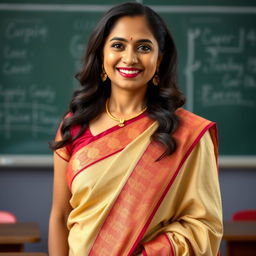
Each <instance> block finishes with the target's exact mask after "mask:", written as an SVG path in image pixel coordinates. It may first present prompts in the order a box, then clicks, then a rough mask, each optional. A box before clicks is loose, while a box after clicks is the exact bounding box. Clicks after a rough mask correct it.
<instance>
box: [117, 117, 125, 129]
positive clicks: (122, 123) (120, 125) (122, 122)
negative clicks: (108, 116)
mask: <svg viewBox="0 0 256 256" xmlns="http://www.w3.org/2000/svg"><path fill="white" fill-rule="evenodd" d="M118 126H119V127H124V119H123V118H120V119H119V124H118Z"/></svg>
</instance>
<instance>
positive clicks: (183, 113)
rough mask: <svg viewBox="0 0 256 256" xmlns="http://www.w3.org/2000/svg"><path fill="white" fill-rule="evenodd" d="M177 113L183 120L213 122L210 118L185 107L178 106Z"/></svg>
mask: <svg viewBox="0 0 256 256" xmlns="http://www.w3.org/2000/svg"><path fill="white" fill-rule="evenodd" d="M175 113H176V115H177V116H178V117H179V119H180V120H182V121H183V122H196V121H197V122H211V121H210V120H208V119H206V118H204V117H202V116H199V115H197V114H195V113H193V112H190V111H188V110H186V109H184V108H178V109H177V110H176V112H175Z"/></svg>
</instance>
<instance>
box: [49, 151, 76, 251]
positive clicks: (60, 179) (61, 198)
mask: <svg viewBox="0 0 256 256" xmlns="http://www.w3.org/2000/svg"><path fill="white" fill-rule="evenodd" d="M67 164H68V162H67V161H65V160H63V159H62V158H61V157H59V156H58V155H57V154H56V153H54V179H53V199H52V209H51V213H50V220H49V237H48V247H49V256H67V255H68V251H69V249H68V229H67V217H68V215H69V213H70V211H71V206H70V204H69V200H70V197H71V193H70V190H69V188H68V186H67V183H66V168H67Z"/></svg>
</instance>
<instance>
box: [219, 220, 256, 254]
mask: <svg viewBox="0 0 256 256" xmlns="http://www.w3.org/2000/svg"><path fill="white" fill-rule="evenodd" d="M223 240H224V241H226V246H227V247H226V248H227V250H226V252H227V254H226V255H227V256H255V255H256V221H234V222H224V235H223Z"/></svg>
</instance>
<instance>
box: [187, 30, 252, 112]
mask: <svg viewBox="0 0 256 256" xmlns="http://www.w3.org/2000/svg"><path fill="white" fill-rule="evenodd" d="M187 45H188V49H187V52H188V56H187V60H186V68H185V76H186V88H187V91H188V95H189V96H188V98H187V103H188V108H189V109H190V110H193V109H194V108H195V105H196V104H201V105H202V106H203V107H206V108H207V107H216V106H220V107H221V106H239V107H245V108H250V109H252V108H254V107H255V105H256V29H252V28H251V29H250V28H249V29H248V28H244V27H237V28H236V29H235V30H233V31H230V30H227V29H226V30H221V29H218V30H217V32H216V29H214V30H213V29H211V27H207V26H198V27H195V28H190V29H188V31H187Z"/></svg>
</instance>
